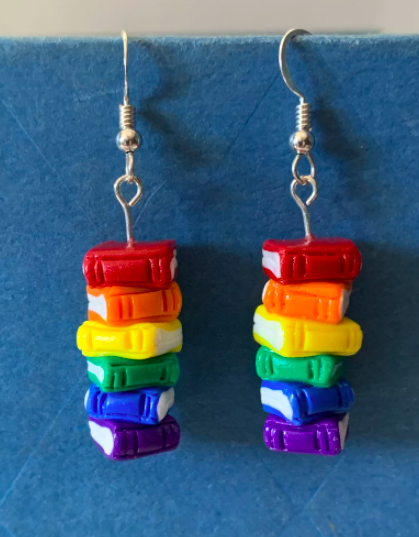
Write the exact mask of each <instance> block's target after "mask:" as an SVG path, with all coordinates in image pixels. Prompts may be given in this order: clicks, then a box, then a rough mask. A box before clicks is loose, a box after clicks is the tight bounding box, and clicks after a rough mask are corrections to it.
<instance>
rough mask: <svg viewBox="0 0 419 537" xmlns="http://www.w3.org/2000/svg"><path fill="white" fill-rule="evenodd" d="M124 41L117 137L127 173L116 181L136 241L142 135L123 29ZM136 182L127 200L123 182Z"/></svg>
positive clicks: (130, 235) (130, 237) (129, 236)
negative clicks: (137, 158)
mask: <svg viewBox="0 0 419 537" xmlns="http://www.w3.org/2000/svg"><path fill="white" fill-rule="evenodd" d="M122 42H123V46H124V104H120V105H119V129H120V130H119V133H118V135H117V137H116V145H117V146H118V148H119V149H121V150H122V151H125V175H122V176H121V177H119V179H117V180H116V181H115V183H114V191H115V196H116V199H117V200H118V201H119V203H120V204H121V206H122V208H123V210H124V215H125V227H126V231H127V241H128V242H134V230H133V223H132V216H131V207H134V205H135V204H136V203H137V202H138V200H139V199H140V198H141V196H142V194H143V185H142V183H141V181H140V179H139V178H138V177H137V176H136V175H135V173H134V151H136V150H137V149H138V148H139V146H140V137H139V134H138V132H137V131H136V130H135V107H134V106H132V105H130V104H129V89H128V38H127V34H126V32H124V31H122ZM125 182H127V183H129V184H135V185H136V187H137V190H136V193H135V195H134V196H133V197H132V198H131V200H130V201H127V200H126V199H125V197H124V196H123V194H122V192H121V185H122V183H125Z"/></svg>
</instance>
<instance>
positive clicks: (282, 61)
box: [278, 29, 311, 103]
mask: <svg viewBox="0 0 419 537" xmlns="http://www.w3.org/2000/svg"><path fill="white" fill-rule="evenodd" d="M298 35H311V33H310V32H307V30H301V29H294V30H288V32H287V33H286V34H285V35H284V37H283V38H282V41H281V44H280V45H279V53H278V61H279V69H280V71H281V75H282V78H283V79H284V82H285V84H286V85H287V87H288V88H289V89H290V90H291V91H292V92H293V93H294V94H295V95H296V96H297V97H298V98H299V99H300V101H301V103H304V102H305V97H304V95H303V94H302V93H301V91H299V90H298V89H297V87H296V85H295V84H294V81H293V80H292V78H291V75H290V72H289V69H288V64H287V56H286V49H287V45H288V43H289V42H290V41H291V40H292V39H294V37H296V36H298Z"/></svg>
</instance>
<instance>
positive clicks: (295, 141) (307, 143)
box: [290, 131, 314, 155]
mask: <svg viewBox="0 0 419 537" xmlns="http://www.w3.org/2000/svg"><path fill="white" fill-rule="evenodd" d="M290 145H291V147H292V149H294V151H296V152H297V154H298V155H305V154H306V153H308V152H309V151H311V150H312V149H313V147H314V136H313V135H312V134H311V132H308V131H297V132H294V134H292V135H291V138H290Z"/></svg>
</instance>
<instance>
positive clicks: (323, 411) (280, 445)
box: [253, 30, 362, 455]
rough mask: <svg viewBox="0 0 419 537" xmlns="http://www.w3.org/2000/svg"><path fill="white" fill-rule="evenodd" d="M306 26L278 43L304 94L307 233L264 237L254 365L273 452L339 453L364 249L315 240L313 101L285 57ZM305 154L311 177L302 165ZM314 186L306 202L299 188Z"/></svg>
mask: <svg viewBox="0 0 419 537" xmlns="http://www.w3.org/2000/svg"><path fill="white" fill-rule="evenodd" d="M307 34H308V32H306V31H305V30H290V31H289V32H288V33H287V34H286V35H285V36H284V38H283V39H282V41H281V45H280V48H279V66H280V70H281V74H282V77H283V79H284V81H285V84H286V85H287V86H288V88H289V89H290V90H291V91H292V92H293V93H294V94H295V95H297V97H298V98H299V99H300V104H299V105H298V106H297V132H295V133H294V134H293V135H292V137H291V145H292V148H293V149H294V150H295V151H296V153H297V155H296V157H295V159H294V162H293V164H292V174H293V177H294V179H293V181H292V182H291V195H292V197H293V198H294V200H295V202H296V203H297V205H298V206H299V207H300V209H301V211H302V213H303V219H304V227H305V238H304V239H297V240H275V239H269V240H267V241H265V243H264V245H263V251H262V265H263V270H264V272H265V274H266V275H267V276H268V277H269V278H270V280H269V281H268V282H267V284H266V285H265V289H264V291H263V304H262V305H261V306H259V307H258V308H257V310H256V313H255V317H254V329H253V333H254V338H255V340H256V341H257V342H258V343H260V345H262V347H261V348H260V349H259V351H258V353H257V355H256V371H257V374H258V375H259V377H261V379H262V387H261V399H262V405H263V408H264V410H265V411H266V412H269V413H270V414H269V416H268V418H267V420H266V422H265V426H264V433H263V436H264V441H265V444H266V445H267V447H268V448H269V449H271V450H273V451H289V452H295V453H319V454H324V455H336V454H338V453H340V452H341V450H342V449H343V446H344V444H345V440H346V437H347V433H348V418H349V414H348V410H349V408H350V407H351V405H352V403H353V392H352V389H351V386H350V384H349V382H348V381H346V380H344V379H343V378H342V375H343V357H344V356H350V355H353V354H355V353H357V352H358V351H359V349H360V348H361V343H362V332H361V329H360V327H359V325H358V324H356V323H355V322H353V321H351V320H350V319H348V318H347V317H344V315H345V312H346V309H347V306H348V301H349V294H350V292H351V285H352V282H353V280H354V279H355V278H356V277H357V276H358V274H359V271H360V269H361V263H362V260H361V254H360V252H359V250H358V248H357V247H356V246H355V244H354V243H353V242H352V241H350V240H348V239H339V238H321V239H319V238H315V237H314V235H313V233H312V230H311V223H310V216H309V213H308V209H307V206H308V205H311V203H312V202H313V201H314V200H315V199H316V196H317V182H316V179H315V175H316V167H315V164H314V161H313V158H312V156H311V150H312V148H313V146H314V137H313V135H312V134H311V132H310V131H311V125H310V105H309V104H308V103H307V102H306V100H305V98H304V96H303V95H302V93H300V92H299V91H298V90H297V88H296V87H295V85H294V83H293V81H292V79H291V77H290V74H289V71H288V67H287V63H286V57H285V51H286V47H287V44H288V43H289V41H291V40H292V39H293V37H295V36H297V35H307ZM304 157H305V158H306V159H307V161H308V163H309V165H310V174H309V175H300V173H299V171H298V164H299V162H300V160H301V159H302V158H304ZM298 185H300V186H302V187H307V186H308V187H311V194H310V196H309V197H308V199H307V201H306V202H305V203H304V202H303V201H302V200H301V198H300V197H299V195H298V194H297V186H298Z"/></svg>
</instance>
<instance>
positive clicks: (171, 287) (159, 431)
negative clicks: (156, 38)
mask: <svg viewBox="0 0 419 537" xmlns="http://www.w3.org/2000/svg"><path fill="white" fill-rule="evenodd" d="M303 34H308V32H306V31H304V30H291V31H289V32H288V33H287V34H286V35H285V36H284V38H283V40H282V41H281V45H280V49H279V64H280V70H281V73H282V76H283V78H284V81H285V83H286V85H287V86H288V88H289V89H290V90H291V91H292V92H293V93H295V94H296V95H297V97H299V99H300V104H299V105H298V106H297V131H296V132H295V133H294V134H293V135H292V137H291V144H292V147H293V149H294V150H295V151H296V157H295V159H294V161H293V164H292V173H293V180H292V183H291V195H292V197H293V198H294V200H295V201H296V203H297V205H298V206H299V207H300V209H301V211H302V214H303V219H304V226H305V238H304V239H298V240H273V239H269V240H267V241H266V242H265V243H264V245H263V250H262V267H263V270H264V272H265V274H266V275H267V276H268V277H269V281H268V282H267V284H266V285H265V288H264V290H263V297H262V300H263V304H262V305H261V306H259V307H258V308H257V309H256V313H255V316H254V329H253V333H254V338H255V340H256V341H257V342H258V343H259V344H260V345H261V347H260V349H259V350H258V352H257V355H256V371H257V374H258V376H259V377H260V378H261V379H262V387H261V401H262V406H263V408H264V410H265V411H266V412H269V416H268V418H267V420H266V422H265V426H264V433H263V437H264V441H265V444H266V445H267V446H268V448H269V449H271V450H274V451H291V452H297V453H321V454H327V455H335V454H338V453H340V451H341V450H342V449H343V446H344V443H345V440H346V437H347V432H348V410H349V408H350V407H351V405H352V403H353V392H352V389H351V386H350V384H349V383H348V382H347V381H346V380H344V379H343V378H342V375H343V357H344V356H349V355H353V354H355V353H356V352H358V350H359V349H360V347H361V342H362V332H361V329H360V327H359V325H357V324H356V323H355V322H353V321H351V320H349V319H347V318H346V317H344V315H345V312H346V309H347V306H348V303H349V295H350V291H351V285H352V282H353V280H354V279H355V278H356V277H357V276H358V274H359V271H360V269H361V263H362V261H361V254H360V252H359V250H358V249H357V247H356V246H355V245H354V243H353V242H352V241H350V240H348V239H338V238H326V239H325V238H323V239H318V238H315V237H314V235H313V234H312V231H311V224H310V217H309V214H308V209H307V206H308V205H310V204H311V203H312V202H313V201H314V200H315V198H316V196H317V182H316V179H315V175H316V167H315V164H314V161H313V158H312V156H311V150H312V148H313V146H314V137H313V135H312V134H311V125H310V105H309V104H308V103H307V102H306V101H305V99H304V96H303V95H302V94H301V93H300V92H299V91H298V90H297V88H296V87H295V85H294V83H293V81H292V79H291V77H290V74H289V71H288V68H287V63H286V56H285V52H286V47H287V45H288V43H289V42H290V40H292V39H293V38H294V37H295V36H297V35H303ZM123 43H124V67H125V91H124V104H123V105H120V132H119V134H118V136H117V145H118V147H119V148H120V149H122V150H123V151H124V152H125V154H126V167H125V168H126V169H125V174H124V175H122V176H121V177H120V178H119V179H117V181H116V182H115V185H114V189H115V195H116V197H117V199H118V201H119V203H120V204H121V205H122V208H123V210H124V214H125V221H126V231H127V242H126V243H120V242H107V243H103V244H100V245H98V246H96V247H94V248H92V249H91V250H89V251H88V252H87V254H86V256H85V259H84V264H83V270H84V275H85V278H86V281H87V295H88V301H89V309H88V321H86V322H85V323H84V324H83V325H82V326H81V327H80V328H79V331H78V334H77V342H78V347H79V349H80V350H81V351H82V353H83V354H84V356H86V358H87V370H88V377H89V380H90V381H91V382H92V385H91V386H90V388H89V390H88V392H87V394H86V397H85V407H86V410H87V413H88V415H89V427H90V431H91V435H92V437H93V439H94V441H95V442H96V443H97V445H98V446H99V447H100V448H101V450H102V451H103V452H104V454H105V455H106V456H108V457H110V458H113V459H115V460H127V459H133V458H138V457H143V456H146V455H150V454H155V453H161V452H166V451H170V450H172V449H175V448H176V447H177V446H178V444H179V439H180V429H179V425H178V423H177V422H176V420H175V419H174V418H173V417H171V416H169V415H168V411H169V410H170V408H171V406H172V405H173V403H174V389H173V386H174V385H175V384H176V382H177V380H178V378H179V363H178V359H177V356H176V354H175V353H176V352H178V351H180V350H181V347H182V327H181V323H180V322H179V320H178V319H177V317H178V315H179V313H180V310H181V305H182V296H181V292H180V289H179V286H178V285H177V283H176V282H175V279H176V275H177V261H176V243H175V241H172V240H167V241H158V242H136V241H135V240H134V236H133V225H132V218H131V212H130V209H131V208H132V207H133V206H134V205H135V204H136V203H137V202H138V200H139V199H140V198H141V196H142V192H143V187H142V184H141V182H140V180H139V179H138V177H137V176H136V175H135V173H134V152H135V151H136V150H137V149H138V147H139V145H140V139H139V135H138V133H137V132H136V130H135V108H134V107H133V106H132V105H130V104H129V96H128V76H127V75H128V71H127V36H126V34H125V33H123ZM304 157H305V158H306V159H307V161H308V163H309V166H310V174H309V175H302V174H300V172H299V171H298V166H299V163H300V161H301V159H303V158H304ZM125 182H127V183H129V184H133V185H135V186H136V194H135V195H134V197H133V198H132V199H131V200H130V201H126V199H125V198H124V196H123V195H122V193H121V186H122V184H123V183H125ZM298 185H300V186H302V187H305V186H310V187H311V189H312V193H311V195H310V196H309V198H308V199H307V201H306V202H303V201H302V199H301V198H300V197H299V195H298V194H297V186H298Z"/></svg>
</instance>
